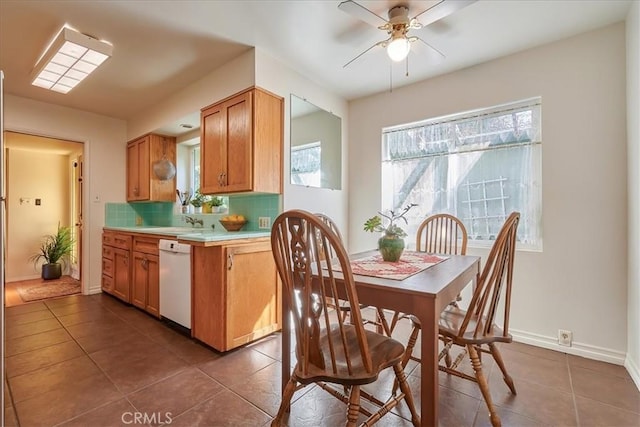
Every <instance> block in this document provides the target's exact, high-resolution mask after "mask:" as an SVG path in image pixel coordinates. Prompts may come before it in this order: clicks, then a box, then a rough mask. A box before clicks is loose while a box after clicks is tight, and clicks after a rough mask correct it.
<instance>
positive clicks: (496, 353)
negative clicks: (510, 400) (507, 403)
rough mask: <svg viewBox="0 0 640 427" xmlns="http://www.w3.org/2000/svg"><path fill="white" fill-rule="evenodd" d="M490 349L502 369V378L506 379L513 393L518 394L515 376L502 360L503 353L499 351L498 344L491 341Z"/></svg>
mask: <svg viewBox="0 0 640 427" xmlns="http://www.w3.org/2000/svg"><path fill="white" fill-rule="evenodd" d="M489 350H491V355H492V356H493V359H494V360H495V361H496V363H497V364H498V367H499V368H500V370H501V371H502V378H503V379H504V382H505V383H506V384H507V387H509V390H511V393H513V394H518V393H516V386H515V384H513V378H511V375H509V374H508V373H507V368H506V367H505V366H504V361H503V360H502V355H501V354H500V352H499V351H498V346H496V345H495V343H489Z"/></svg>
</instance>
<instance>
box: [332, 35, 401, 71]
mask: <svg viewBox="0 0 640 427" xmlns="http://www.w3.org/2000/svg"><path fill="white" fill-rule="evenodd" d="M389 40H391V39H390V38H389V39H387V40H382V41H381V42H377V43H375V44H373V45H372V46H371V47H370V48H368V49H367V50H365V51H364V52H362V53H361V54H359V55H358V56H356V57H355V58H353V59H352V60H351V61H349V62H347V63H346V64H344V65H343V66H342V68H346V67H347V65H349V64H351V63H352V62H353V61H355V60H356V59H358V58H360V57H361V56H362V55H364V54H365V53H367V52H369V51H370V50H371V49H373V48H374V47H377V46H384V45H385V44H386V43H387V42H388V41H389Z"/></svg>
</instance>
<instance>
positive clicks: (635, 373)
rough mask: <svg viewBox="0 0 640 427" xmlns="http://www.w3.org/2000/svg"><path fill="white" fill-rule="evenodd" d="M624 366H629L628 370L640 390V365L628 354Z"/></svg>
mask: <svg viewBox="0 0 640 427" xmlns="http://www.w3.org/2000/svg"><path fill="white" fill-rule="evenodd" d="M624 367H625V368H627V372H629V375H631V379H632V380H633V382H634V383H636V387H637V388H638V390H640V368H638V365H636V363H635V362H634V361H633V360H632V359H631V358H630V357H629V355H627V358H626V359H625V361H624Z"/></svg>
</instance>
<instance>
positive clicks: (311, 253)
mask: <svg viewBox="0 0 640 427" xmlns="http://www.w3.org/2000/svg"><path fill="white" fill-rule="evenodd" d="M271 246H272V250H273V256H274V259H275V262H276V266H277V269H278V274H279V275H280V278H281V280H282V285H283V298H287V299H288V302H289V306H290V307H291V313H284V314H283V315H285V316H289V315H291V316H292V318H293V326H294V330H295V335H296V359H297V362H296V365H295V367H294V369H293V373H292V374H291V378H290V380H289V382H288V383H287V385H286V387H285V390H284V392H283V396H282V402H281V404H280V408H279V410H278V414H277V415H276V417H275V419H274V420H273V423H272V425H274V426H279V425H281V423H282V422H283V418H284V416H285V414H286V409H287V408H288V407H289V405H290V403H291V399H292V397H293V394H294V393H295V391H296V390H297V389H298V386H299V385H302V386H304V385H307V384H312V383H314V384H318V385H319V386H320V387H322V388H323V389H324V390H326V391H328V392H329V393H330V394H332V395H333V396H335V397H337V398H339V399H340V400H342V401H343V402H345V403H347V404H348V411H347V421H346V425H347V426H353V425H355V423H356V421H357V419H358V416H359V413H364V414H365V415H367V416H368V419H367V422H369V423H370V424H372V423H374V422H376V421H377V420H379V419H380V418H381V417H382V416H383V415H384V414H386V413H387V412H389V410H390V409H391V408H393V407H395V406H397V405H398V403H399V402H400V401H402V400H405V401H406V403H407V405H408V406H409V410H410V412H411V416H412V422H413V425H415V426H418V425H420V418H419V416H418V415H417V412H416V410H415V407H414V403H413V398H412V397H411V390H410V389H409V385H408V383H407V381H406V376H405V374H404V371H403V369H402V366H401V361H402V356H403V354H404V346H403V345H402V344H401V343H399V342H397V341H395V340H393V339H391V338H389V337H387V336H384V335H381V334H378V333H376V332H374V331H370V330H366V329H365V328H364V325H363V323H362V316H361V313H360V306H359V302H358V295H357V292H356V288H355V283H354V280H353V274H352V272H351V266H350V264H349V257H348V256H347V253H346V251H345V249H344V247H343V246H342V243H341V241H340V239H339V237H338V235H337V234H336V233H335V232H334V231H332V230H331V228H330V227H329V226H327V225H326V224H325V223H324V222H323V221H322V219H320V218H318V217H317V216H315V215H314V214H312V213H309V212H305V211H302V210H291V211H286V212H284V213H282V214H280V215H279V216H278V217H277V218H276V220H275V221H274V223H273V227H272V230H271ZM330 253H331V254H334V255H335V257H333V259H325V256H324V254H330ZM321 296H324V297H321ZM328 299H333V300H338V299H339V300H341V301H342V303H344V304H347V305H348V306H349V309H350V317H351V321H350V322H349V323H347V322H345V321H344V319H343V318H342V316H336V315H335V312H334V311H333V310H330V307H329V306H328V305H327V300H328ZM389 367H393V370H394V372H395V375H396V378H397V381H398V382H399V384H400V388H401V391H402V392H401V393H400V395H399V396H391V397H390V398H389V400H387V401H386V402H381V401H378V400H377V399H372V401H373V402H376V401H377V403H378V404H379V405H380V407H379V410H377V411H376V412H374V413H370V412H369V411H368V410H367V409H365V408H364V407H362V406H361V405H360V398H361V396H362V397H371V398H372V396H370V395H368V394H367V393H365V392H364V391H361V390H360V386H362V385H365V384H370V383H373V382H375V381H376V379H377V378H378V375H379V373H380V372H381V371H382V370H383V369H386V368H389ZM330 384H334V385H340V386H342V389H341V388H338V387H335V386H332V385H330ZM370 424H367V425H370Z"/></svg>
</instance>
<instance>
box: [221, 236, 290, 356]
mask: <svg viewBox="0 0 640 427" xmlns="http://www.w3.org/2000/svg"><path fill="white" fill-rule="evenodd" d="M226 261H227V266H226V308H227V316H226V348H225V350H229V349H231V348H234V347H238V346H239V345H242V344H246V343H248V342H251V341H253V340H256V339H258V338H261V337H263V336H265V335H268V334H270V333H271V332H274V331H277V330H279V329H280V319H281V314H280V311H281V295H280V285H279V281H278V276H277V271H276V266H275V262H274V260H273V255H272V253H271V245H270V244H269V243H258V244H251V245H238V246H227V247H226Z"/></svg>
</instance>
